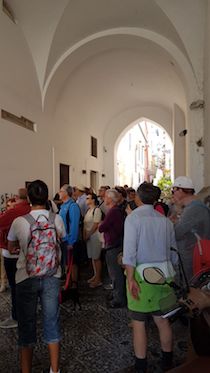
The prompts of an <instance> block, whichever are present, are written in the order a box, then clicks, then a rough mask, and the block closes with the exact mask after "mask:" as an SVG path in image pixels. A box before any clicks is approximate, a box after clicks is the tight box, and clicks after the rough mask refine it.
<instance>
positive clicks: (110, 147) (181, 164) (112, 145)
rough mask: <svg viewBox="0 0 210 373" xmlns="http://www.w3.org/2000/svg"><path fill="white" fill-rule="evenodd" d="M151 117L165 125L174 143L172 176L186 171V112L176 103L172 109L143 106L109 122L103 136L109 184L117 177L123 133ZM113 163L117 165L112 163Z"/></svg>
mask: <svg viewBox="0 0 210 373" xmlns="http://www.w3.org/2000/svg"><path fill="white" fill-rule="evenodd" d="M143 119H144V120H145V119H146V120H148V121H150V122H153V123H155V124H156V125H158V126H160V127H161V128H163V129H164V130H165V131H166V133H167V134H168V136H169V137H170V139H171V142H172V144H173V162H172V176H174V177H176V176H178V175H185V174H186V166H187V165H186V139H185V137H182V136H179V133H180V132H181V131H182V130H183V128H185V126H186V122H185V115H184V113H183V111H182V110H181V109H180V108H179V107H178V106H177V105H176V106H174V110H173V111H171V110H169V109H168V108H166V107H161V106H140V107H135V108H131V109H129V110H126V111H124V112H122V113H121V114H120V115H119V116H117V117H116V118H114V119H113V120H112V121H111V122H110V123H109V126H107V129H106V133H105V136H104V148H105V149H106V152H105V153H104V168H103V169H104V173H105V174H106V175H107V176H108V178H107V182H108V184H111V185H112V184H113V181H114V180H116V152H117V147H118V145H119V141H120V139H121V138H122V136H123V135H124V134H125V133H126V132H127V131H128V130H129V129H130V128H132V127H133V126H134V125H135V124H136V123H138V122H139V121H140V120H143ZM112 165H114V167H113V166H112Z"/></svg>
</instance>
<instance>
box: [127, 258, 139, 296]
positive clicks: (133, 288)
mask: <svg viewBox="0 0 210 373" xmlns="http://www.w3.org/2000/svg"><path fill="white" fill-rule="evenodd" d="M125 269H126V275H127V280H128V290H129V293H130V294H131V296H132V297H133V298H134V299H139V292H140V291H141V289H140V286H139V285H138V284H137V282H136V280H135V279H134V270H135V268H134V267H132V266H129V265H126V266H125Z"/></svg>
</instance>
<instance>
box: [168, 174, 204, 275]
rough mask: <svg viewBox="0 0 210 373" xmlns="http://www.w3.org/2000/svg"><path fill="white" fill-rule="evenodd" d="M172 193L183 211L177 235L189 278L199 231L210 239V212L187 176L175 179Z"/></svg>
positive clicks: (176, 226) (177, 226)
mask: <svg viewBox="0 0 210 373" xmlns="http://www.w3.org/2000/svg"><path fill="white" fill-rule="evenodd" d="M172 193H173V195H174V202H175V204H177V205H179V206H182V207H183V212H182V214H181V217H180V219H179V220H178V221H176V222H175V235H176V240H177V245H178V248H179V252H180V255H181V258H182V260H183V264H184V268H185V271H186V275H187V278H188V280H190V279H191V278H192V276H193V248H194V246H195V244H196V240H197V239H196V236H195V233H197V234H198V235H199V236H200V237H201V238H203V239H210V212H209V209H208V208H207V207H206V206H205V204H204V203H203V202H201V201H199V200H198V199H197V197H196V196H195V195H194V193H195V188H194V186H193V183H192V180H191V179H190V178H189V177H187V176H179V177H177V178H176V179H175V181H174V184H173V187H172Z"/></svg>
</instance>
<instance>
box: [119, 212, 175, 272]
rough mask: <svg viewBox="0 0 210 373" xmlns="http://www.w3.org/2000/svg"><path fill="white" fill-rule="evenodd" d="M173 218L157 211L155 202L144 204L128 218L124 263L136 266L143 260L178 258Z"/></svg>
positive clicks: (150, 261) (149, 261)
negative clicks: (174, 250)
mask: <svg viewBox="0 0 210 373" xmlns="http://www.w3.org/2000/svg"><path fill="white" fill-rule="evenodd" d="M171 247H174V248H176V247H177V245H176V240H175V233H174V227H173V224H172V222H171V221H170V220H169V219H168V218H166V217H165V216H164V215H161V214H160V213H159V212H157V211H155V210H154V208H153V206H152V205H142V206H140V207H138V208H137V209H135V210H134V211H133V212H132V213H131V214H130V215H128V216H127V218H126V220H125V231H124V245H123V263H124V264H127V265H130V266H132V267H136V266H137V265H139V264H143V263H154V262H164V261H171V262H172V263H173V264H175V263H176V262H177V259H178V258H177V254H176V253H174V252H173V251H171V250H170V248H171Z"/></svg>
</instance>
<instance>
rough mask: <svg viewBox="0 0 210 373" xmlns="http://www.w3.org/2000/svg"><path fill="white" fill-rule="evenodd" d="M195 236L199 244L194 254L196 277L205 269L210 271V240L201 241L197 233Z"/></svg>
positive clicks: (194, 272)
mask: <svg viewBox="0 0 210 373" xmlns="http://www.w3.org/2000/svg"><path fill="white" fill-rule="evenodd" d="M195 236H196V238H197V243H196V245H195V247H194V253H193V274H194V275H196V274H197V273H198V272H200V271H202V270H204V269H205V270H206V269H210V240H204V239H201V238H200V236H199V235H198V234H197V233H195Z"/></svg>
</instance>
